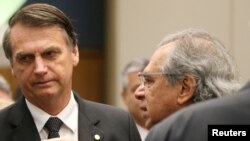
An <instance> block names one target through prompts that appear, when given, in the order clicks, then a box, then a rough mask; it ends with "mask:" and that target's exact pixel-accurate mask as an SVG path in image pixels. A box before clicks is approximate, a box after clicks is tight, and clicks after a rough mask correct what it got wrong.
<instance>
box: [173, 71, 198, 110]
mask: <svg viewBox="0 0 250 141" xmlns="http://www.w3.org/2000/svg"><path fill="white" fill-rule="evenodd" d="M181 86H182V88H181V92H180V94H179V95H178V99H177V102H178V104H180V105H187V104H190V103H191V102H192V101H191V99H192V97H193V95H194V92H195V89H196V79H195V77H194V76H193V75H190V74H188V75H185V76H184V78H183V80H182V81H181Z"/></svg>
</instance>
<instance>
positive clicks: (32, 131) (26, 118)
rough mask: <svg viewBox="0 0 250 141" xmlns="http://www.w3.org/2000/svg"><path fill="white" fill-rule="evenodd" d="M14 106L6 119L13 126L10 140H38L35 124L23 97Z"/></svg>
mask: <svg viewBox="0 0 250 141" xmlns="http://www.w3.org/2000/svg"><path fill="white" fill-rule="evenodd" d="M14 106H15V107H14V108H13V110H12V111H11V113H10V116H9V121H8V122H9V124H10V125H11V126H12V127H13V130H12V136H11V138H12V139H11V141H20V140H23V141H26V140H32V141H40V136H39V134H38V132H37V128H36V125H35V123H34V120H33V118H32V116H31V114H30V112H29V110H28V108H27V105H26V103H25V100H24V98H21V99H20V100H19V101H18V102H17V103H16V104H15V105H14Z"/></svg>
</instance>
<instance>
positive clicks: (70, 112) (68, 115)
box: [25, 92, 78, 140]
mask: <svg viewBox="0 0 250 141" xmlns="http://www.w3.org/2000/svg"><path fill="white" fill-rule="evenodd" d="M25 101H26V103H27V106H28V109H29V110H30V112H31V115H32V117H33V119H34V122H35V124H36V128H37V131H38V133H39V135H40V138H41V140H45V139H47V138H48V132H47V130H45V129H44V125H45V123H46V122H47V120H48V119H49V118H50V117H51V115H49V114H48V113H46V112H45V111H43V110H42V109H40V108H38V107H37V106H35V105H33V104H32V103H30V102H29V101H28V100H27V99H25ZM56 117H58V118H59V119H61V120H62V122H63V125H62V127H61V128H60V131H59V135H60V138H61V137H62V138H74V139H76V140H77V139H78V104H77V102H76V101H75V98H74V95H73V93H72V92H71V98H70V101H69V103H68V105H67V106H66V107H65V108H64V109H63V110H62V111H61V112H60V113H59V114H58V115H56Z"/></svg>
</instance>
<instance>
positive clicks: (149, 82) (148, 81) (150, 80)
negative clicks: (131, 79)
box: [144, 78, 154, 85]
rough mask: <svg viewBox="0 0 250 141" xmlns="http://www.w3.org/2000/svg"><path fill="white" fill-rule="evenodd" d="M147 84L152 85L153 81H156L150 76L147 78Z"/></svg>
mask: <svg viewBox="0 0 250 141" xmlns="http://www.w3.org/2000/svg"><path fill="white" fill-rule="evenodd" d="M144 83H145V85H151V84H152V83H154V80H152V79H149V78H145V82H144Z"/></svg>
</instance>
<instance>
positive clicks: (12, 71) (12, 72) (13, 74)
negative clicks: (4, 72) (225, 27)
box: [10, 63, 16, 78]
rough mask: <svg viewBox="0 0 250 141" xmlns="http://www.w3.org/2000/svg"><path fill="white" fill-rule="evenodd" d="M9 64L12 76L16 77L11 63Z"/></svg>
mask: <svg viewBox="0 0 250 141" xmlns="http://www.w3.org/2000/svg"><path fill="white" fill-rule="evenodd" d="M10 66H11V68H10V69H11V74H12V76H14V77H15V78H16V75H15V72H14V69H13V65H12V63H11V64H10Z"/></svg>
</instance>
